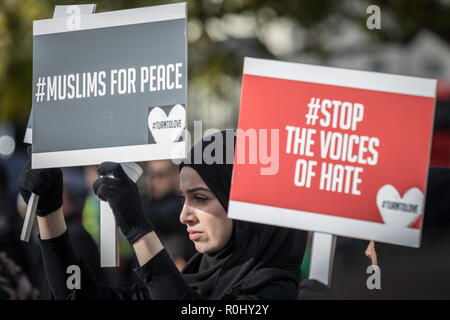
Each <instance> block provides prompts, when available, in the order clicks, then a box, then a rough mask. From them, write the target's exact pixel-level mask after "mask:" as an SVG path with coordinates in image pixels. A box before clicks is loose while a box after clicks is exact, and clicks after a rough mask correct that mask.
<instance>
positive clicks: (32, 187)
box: [17, 147, 63, 217]
mask: <svg viewBox="0 0 450 320" xmlns="http://www.w3.org/2000/svg"><path fill="white" fill-rule="evenodd" d="M27 152H28V155H30V153H31V147H29V148H28V150H27ZM17 184H18V185H19V191H20V194H21V195H22V198H23V199H24V200H25V202H26V203H27V204H28V201H29V200H30V197H31V193H34V194H37V195H38V196H39V202H38V206H37V209H36V214H37V215H38V216H41V217H43V216H46V215H48V214H49V213H51V212H54V211H56V210H58V209H59V208H61V206H62V203H63V175H62V171H61V169H59V168H55V169H33V170H31V160H28V161H27V163H26V165H25V167H24V168H23V170H22V173H21V175H20V177H19V180H18V183H17Z"/></svg>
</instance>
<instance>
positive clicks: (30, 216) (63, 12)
mask: <svg viewBox="0 0 450 320" xmlns="http://www.w3.org/2000/svg"><path fill="white" fill-rule="evenodd" d="M69 7H71V6H70V5H68V6H55V11H54V12H53V18H61V17H65V16H69V15H70V14H71V12H68V9H69ZM77 7H79V9H80V13H81V14H91V13H94V11H95V7H96V5H95V4H83V5H77ZM32 112H33V111H32ZM24 142H25V143H29V144H31V143H32V142H33V131H32V129H30V128H27V131H26V132H25V138H24ZM38 202H39V196H38V195H36V194H34V193H32V194H31V197H30V200H28V206H27V213H26V215H25V220H24V221H23V226H22V233H21V234H20V240H22V241H25V242H29V241H30V235H31V230H32V229H33V225H34V218H35V216H36V208H37V205H38Z"/></svg>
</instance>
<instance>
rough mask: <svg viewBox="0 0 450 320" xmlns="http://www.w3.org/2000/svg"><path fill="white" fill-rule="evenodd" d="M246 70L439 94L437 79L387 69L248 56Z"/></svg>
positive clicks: (377, 87) (328, 81)
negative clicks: (378, 70) (326, 64)
mask: <svg viewBox="0 0 450 320" xmlns="http://www.w3.org/2000/svg"><path fill="white" fill-rule="evenodd" d="M244 74H247V75H254V76H261V77H270V78H278V79H285V80H295V81H304V82H313V83H320V84H327V85H334V86H342V87H350V88H357V89H365V90H376V91H385V92H393V93H400V94H408V95H413V96H422V97H430V98H435V97H436V86H437V80H436V79H427V78H418V77H410V76H403V75H395V74H388V73H379V72H371V71H359V70H351V69H341V68H332V67H322V66H315V65H308V64H301V63H292V62H283V61H276V60H266V59H255V58H249V57H245V59H244Z"/></svg>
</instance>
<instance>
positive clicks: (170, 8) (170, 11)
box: [33, 2, 186, 36]
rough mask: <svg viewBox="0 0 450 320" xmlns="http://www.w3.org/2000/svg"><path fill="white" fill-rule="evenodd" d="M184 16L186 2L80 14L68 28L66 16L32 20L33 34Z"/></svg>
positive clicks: (122, 24)
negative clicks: (78, 24)
mask: <svg viewBox="0 0 450 320" xmlns="http://www.w3.org/2000/svg"><path fill="white" fill-rule="evenodd" d="M183 18H186V2H180V3H174V4H166V5H159V6H152V7H144V8H136V9H127V10H117V11H110V12H102V13H95V14H92V15H90V14H88V15H82V16H81V20H80V21H81V25H80V27H79V28H77V29H73V28H69V25H68V24H67V22H68V20H67V17H64V18H53V19H45V20H36V21H33V35H34V36H37V35H44V34H52V33H60V32H71V31H81V30H89V29H97V28H107V27H117V26H124V25H131V24H139V23H147V22H155V21H165V20H174V19H183Z"/></svg>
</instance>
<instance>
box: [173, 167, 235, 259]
mask: <svg viewBox="0 0 450 320" xmlns="http://www.w3.org/2000/svg"><path fill="white" fill-rule="evenodd" d="M180 194H181V196H182V197H183V198H184V199H185V201H184V206H183V210H182V211H181V214H180V221H181V223H183V224H185V225H186V226H187V231H188V233H189V238H190V239H191V240H192V241H193V242H194V244H195V248H196V249H197V251H199V252H201V253H215V252H217V251H219V250H220V249H222V248H223V247H225V245H226V244H227V243H228V240H230V237H231V232H232V230H233V222H232V220H231V219H229V218H227V213H226V211H225V209H224V208H223V207H222V205H221V204H220V202H219V200H218V199H217V198H216V196H215V195H214V193H212V191H211V190H210V189H209V187H208V185H207V184H206V183H205V181H203V179H202V178H201V177H200V175H199V174H198V173H197V171H195V170H194V169H192V168H191V167H189V166H185V167H183V169H181V173H180Z"/></svg>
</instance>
